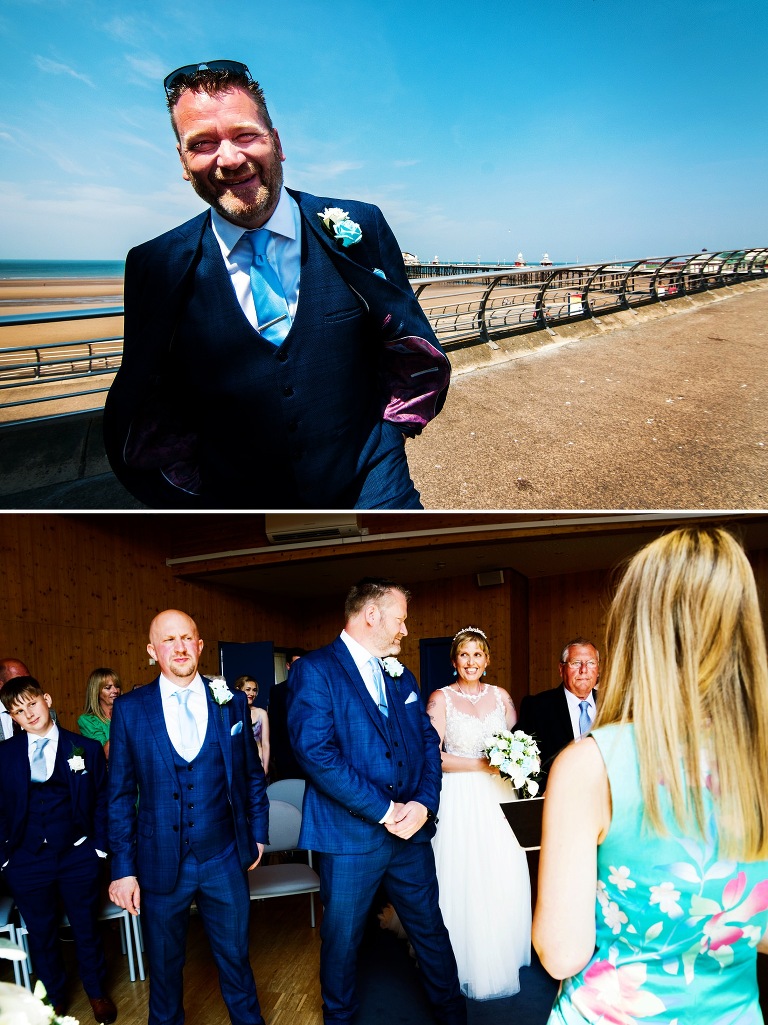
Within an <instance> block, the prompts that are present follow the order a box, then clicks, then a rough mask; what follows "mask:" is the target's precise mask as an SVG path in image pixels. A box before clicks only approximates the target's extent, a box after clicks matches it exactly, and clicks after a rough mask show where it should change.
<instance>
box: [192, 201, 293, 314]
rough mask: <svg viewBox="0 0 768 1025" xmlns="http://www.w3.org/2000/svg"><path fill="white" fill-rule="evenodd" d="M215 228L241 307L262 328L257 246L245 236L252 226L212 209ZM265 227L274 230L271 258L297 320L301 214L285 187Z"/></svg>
mask: <svg viewBox="0 0 768 1025" xmlns="http://www.w3.org/2000/svg"><path fill="white" fill-rule="evenodd" d="M211 227H212V228H213V234H214V235H215V236H216V241H217V242H218V243H219V248H220V249H221V255H222V256H223V258H224V263H225V265H226V268H227V271H228V272H229V278H230V281H231V282H232V287H233V288H234V290H235V295H236V296H237V301H238V303H239V304H240V308H241V309H242V311H243V313H244V314H245V315H246V317H247V318H248V321H249V322H250V324H251V325H252V326H253V327H255V328H256V329H257V330H258V327H259V324H258V319H257V317H256V309H255V307H254V304H253V292H252V291H251V264H252V263H253V249H252V248H251V243H250V242H249V241H248V239H247V238H243V235H244V234H245V233H246V231H247V230H248V229H247V228H241V227H240V226H239V225H237V224H233V223H232V222H231V221H228V220H227V219H226V218H225V217H222V216H221V214H219V213H217V212H216V211H215V210H211ZM262 227H264V228H268V229H269V231H271V232H273V235H272V237H271V239H270V240H269V243H268V245H267V259H268V260H269V262H270V264H271V265H272V269H273V270H274V271H275V272H276V273H277V276H278V278H279V279H280V284H281V285H282V286H283V292H284V293H285V301H286V302H287V303H288V313H289V314H290V317H291V323H293V318H294V317H295V316H296V307H297V306H298V303H299V277H300V274H301V214H300V213H299V206H298V204H297V203H296V201H295V200H294V199H293V198H292V197H291V196H289V195H288V193H287V192H286V191H285V188H284V187H283V188H282V189H281V190H280V198H279V200H278V201H277V206H276V207H275V212H274V213H273V214H272V216H271V217H270V218H269V220H268V221H267V222H266V224H264V225H262Z"/></svg>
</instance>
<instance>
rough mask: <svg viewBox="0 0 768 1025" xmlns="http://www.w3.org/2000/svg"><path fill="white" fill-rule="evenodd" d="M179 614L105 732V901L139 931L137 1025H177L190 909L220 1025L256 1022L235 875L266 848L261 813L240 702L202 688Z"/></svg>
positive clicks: (152, 647)
mask: <svg viewBox="0 0 768 1025" xmlns="http://www.w3.org/2000/svg"><path fill="white" fill-rule="evenodd" d="M202 650H203V641H202V640H201V638H200V636H199V634H198V631H197V626H196V625H195V622H194V620H192V619H190V617H189V616H187V615H186V614H185V613H184V612H179V611H178V610H175V609H169V610H167V611H165V612H161V613H159V614H158V615H157V616H155V618H154V619H153V620H152V624H151V626H150V628H149V644H148V645H147V651H148V652H149V654H150V656H151V657H152V658H153V659H155V660H156V661H157V663H158V665H159V667H160V673H161V675H160V676H159V677H158V679H157V680H155V681H154V682H153V683H151V684H149V685H147V686H146V687H140V688H139V689H137V690H134V691H131V692H130V693H129V694H124V695H123V696H122V697H121V698H120V700H119V701H116V702H115V707H114V711H113V713H112V725H111V728H110V757H109V838H110V847H111V850H112V854H113V864H112V878H113V882H112V885H111V886H110V890H109V892H110V896H111V898H112V900H113V901H114V902H115V903H116V904H119V905H120V907H122V908H127V909H128V910H129V911H130V912H131V913H132V914H138V912H139V908H141V913H142V918H143V920H144V923H145V927H144V937H145V941H146V944H147V954H148V959H149V967H150V989H149V1025H182V1023H183V1021H184V1007H183V992H182V970H183V968H184V960H185V949H186V939H187V928H188V924H189V907H190V904H191V903H192V901H193V900H194V901H195V902H196V904H197V907H198V910H199V912H200V916H201V918H202V920H203V924H204V926H205V930H206V932H207V934H208V940H209V942H210V944H211V951H212V953H213V956H214V959H215V961H216V965H217V967H218V970H219V983H220V986H221V994H222V997H223V998H224V1002H225V1004H226V1005H227V1010H228V1011H229V1016H230V1019H231V1021H232V1025H259V1023H263V1018H262V1017H261V1011H260V1009H259V1001H258V997H257V996H256V985H255V982H254V979H253V972H252V970H251V965H250V962H249V960H248V918H249V910H250V901H249V892H248V881H247V875H246V873H247V870H248V869H249V868H254V867H255V866H256V865H257V864H258V862H259V860H260V859H261V855H262V851H263V849H264V843H265V842H266V840H267V828H268V819H269V815H268V802H267V797H266V789H265V783H264V771H263V769H262V767H261V762H260V760H259V755H258V751H257V748H256V742H255V741H254V739H253V732H252V730H251V718H250V712H249V711H248V704H247V702H246V699H245V695H244V694H243V693H242V692H240V691H235V692H234V693H233V692H232V691H230V690H229V689H228V688H227V687H226V685H225V684H221V685H219V684H218V683H217V682H213V683H209V684H208V685H206V682H205V681H204V680H203V678H202V677H201V676H200V675H199V673H198V671H197V665H198V659H199V657H200V652H201V651H202Z"/></svg>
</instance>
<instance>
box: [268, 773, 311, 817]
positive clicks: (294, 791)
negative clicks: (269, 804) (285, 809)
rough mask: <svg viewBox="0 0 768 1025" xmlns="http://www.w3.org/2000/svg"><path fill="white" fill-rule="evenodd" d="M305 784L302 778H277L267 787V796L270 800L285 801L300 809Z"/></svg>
mask: <svg viewBox="0 0 768 1025" xmlns="http://www.w3.org/2000/svg"><path fill="white" fill-rule="evenodd" d="M305 786H306V784H305V782H304V780H303V779H278V780H276V781H275V782H274V783H270V784H269V786H268V787H267V797H268V798H269V799H270V801H286V802H287V803H288V804H292V805H293V806H294V808H298V809H299V811H301V808H302V804H303V802H304V787H305Z"/></svg>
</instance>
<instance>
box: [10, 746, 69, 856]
mask: <svg viewBox="0 0 768 1025" xmlns="http://www.w3.org/2000/svg"><path fill="white" fill-rule="evenodd" d="M69 771H70V769H69V765H68V764H67V762H66V761H63V762H62V760H61V759H60V758H58V757H57V758H56V761H55V762H54V765H53V773H52V774H51V776H50V778H49V779H48V780H46V781H45V783H35V782H32V783H30V786H29V810H28V812H27V823H26V828H25V830H24V838H23V839H22V841H21V844H20V847H21V848H22V849H23V850H26V851H30V852H32V853H37V851H39V850H40V849H41V848H42V847H43V845H44V844H46V843H47V846H48V848H49V849H50V850H53V851H63V850H64V849H65V848H67V847H71V846H72V844H73V843H74V842H75V840H79V839H80V837H79V836H73V835H72V831H73V824H72V794H71V791H70V789H69V780H68V778H67V773H68V772H69Z"/></svg>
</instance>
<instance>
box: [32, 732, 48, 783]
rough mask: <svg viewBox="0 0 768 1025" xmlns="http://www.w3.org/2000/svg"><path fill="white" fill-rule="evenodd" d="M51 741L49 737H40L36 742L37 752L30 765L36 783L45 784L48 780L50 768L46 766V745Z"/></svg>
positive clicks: (34, 752) (33, 753)
mask: <svg viewBox="0 0 768 1025" xmlns="http://www.w3.org/2000/svg"><path fill="white" fill-rule="evenodd" d="M49 739H50V738H49V737H45V738H41V737H38V738H37V740H35V745H36V746H35V750H34V751H33V752H32V760H31V761H30V763H29V764H30V768H31V770H32V781H33V782H34V783H45V781H46V779H47V778H48V766H47V765H46V764H45V745H46V744H47V743H48V741H49Z"/></svg>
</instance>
